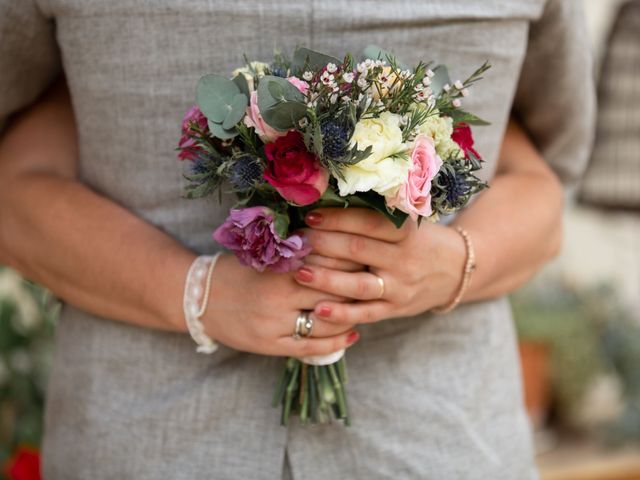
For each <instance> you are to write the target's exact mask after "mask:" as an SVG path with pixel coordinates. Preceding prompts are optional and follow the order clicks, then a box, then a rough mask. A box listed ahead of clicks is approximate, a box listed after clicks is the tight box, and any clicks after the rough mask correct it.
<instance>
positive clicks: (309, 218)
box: [304, 212, 322, 227]
mask: <svg viewBox="0 0 640 480" xmlns="http://www.w3.org/2000/svg"><path fill="white" fill-rule="evenodd" d="M304 221H305V222H306V224H307V225H311V226H312V227H317V226H318V225H320V224H321V223H322V215H321V214H320V213H318V212H309V213H307V215H306V216H305V217H304Z"/></svg>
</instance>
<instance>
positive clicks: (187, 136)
mask: <svg viewBox="0 0 640 480" xmlns="http://www.w3.org/2000/svg"><path fill="white" fill-rule="evenodd" d="M194 127H195V128H197V129H198V130H200V132H206V131H208V128H209V127H208V125H207V117H205V116H204V114H203V113H202V112H201V111H200V109H199V108H198V106H197V105H194V106H193V107H191V108H190V109H189V110H187V113H185V114H184V118H183V119H182V135H181V136H180V142H179V143H178V148H179V149H180V152H179V153H178V158H179V159H180V160H192V161H193V160H196V159H197V158H198V154H199V153H200V152H201V149H200V147H198V146H197V142H196V138H197V137H198V136H199V135H200V133H198V132H197V131H196V130H194Z"/></svg>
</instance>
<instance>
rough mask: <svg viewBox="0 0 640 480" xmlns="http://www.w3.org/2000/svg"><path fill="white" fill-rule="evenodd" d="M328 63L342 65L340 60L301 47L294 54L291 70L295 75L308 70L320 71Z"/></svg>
mask: <svg viewBox="0 0 640 480" xmlns="http://www.w3.org/2000/svg"><path fill="white" fill-rule="evenodd" d="M327 63H334V64H336V65H340V60H338V59H337V58H334V57H332V56H330V55H325V54H324V53H320V52H315V51H313V50H309V49H308V48H305V47H299V48H297V49H296V51H295V52H294V53H293V61H292V62H291V70H292V71H293V73H295V74H302V73H303V72H305V71H307V70H319V69H321V68H322V67H324V66H325V65H327Z"/></svg>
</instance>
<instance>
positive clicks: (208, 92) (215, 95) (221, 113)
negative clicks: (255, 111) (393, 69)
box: [196, 75, 249, 140]
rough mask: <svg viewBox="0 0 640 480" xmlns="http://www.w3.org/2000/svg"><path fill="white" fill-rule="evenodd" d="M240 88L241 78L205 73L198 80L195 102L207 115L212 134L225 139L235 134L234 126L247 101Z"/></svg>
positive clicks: (242, 113)
mask: <svg viewBox="0 0 640 480" xmlns="http://www.w3.org/2000/svg"><path fill="white" fill-rule="evenodd" d="M238 83H240V85H241V86H240V87H239V86H238ZM245 83H246V80H245ZM241 88H243V86H242V83H241V80H237V81H232V80H229V79H228V78H225V77H223V76H221V75H206V76H204V77H202V78H201V79H200V81H199V82H198V86H197V88H196V102H197V104H198V106H199V107H200V110H201V111H202V113H204V115H205V116H206V117H207V119H208V121H209V130H210V131H211V134H212V135H213V136H215V137H217V138H220V139H223V140H226V139H230V138H233V137H235V136H236V135H237V130H236V129H235V128H234V126H235V124H236V123H238V122H239V121H240V120H242V117H243V116H244V114H245V110H246V107H247V105H248V101H249V99H248V97H247V95H245V94H244V93H243V92H242V90H241ZM247 91H248V86H247Z"/></svg>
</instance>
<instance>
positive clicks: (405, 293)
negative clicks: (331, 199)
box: [295, 208, 466, 325]
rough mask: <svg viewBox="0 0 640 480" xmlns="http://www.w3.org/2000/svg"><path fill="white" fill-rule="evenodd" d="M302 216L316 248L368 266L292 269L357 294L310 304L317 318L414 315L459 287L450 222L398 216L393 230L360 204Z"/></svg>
mask: <svg viewBox="0 0 640 480" xmlns="http://www.w3.org/2000/svg"><path fill="white" fill-rule="evenodd" d="M306 222H307V224H308V225H309V226H310V227H311V229H308V230H305V236H306V237H307V239H308V240H309V243H310V245H311V246H312V247H313V249H314V250H313V251H314V253H315V254H316V255H321V256H323V257H329V258H334V259H337V260H339V261H342V260H348V261H351V262H356V263H359V264H363V265H369V271H349V272H345V271H338V270H336V269H333V268H330V267H327V266H319V265H315V264H314V265H310V264H307V265H305V266H304V267H303V268H301V269H300V270H298V272H296V275H295V278H296V280H297V281H298V282H299V283H300V284H301V285H307V286H309V287H311V288H314V289H317V290H320V291H323V292H326V293H328V294H332V295H339V296H343V297H348V298H351V299H353V300H358V302H352V303H345V302H335V301H327V300H323V301H321V302H319V303H318V304H317V305H316V306H315V309H314V312H315V314H316V315H317V316H318V318H321V319H326V320H328V321H329V322H333V323H338V324H344V325H353V324H357V323H367V322H376V321H379V320H383V319H387V318H392V317H400V316H410V315H417V314H419V313H422V312H424V311H426V310H429V309H431V308H433V307H436V306H440V305H444V304H446V303H448V302H449V301H450V300H451V299H452V298H453V297H454V296H455V294H456V292H457V289H458V288H459V286H460V282H461V280H462V273H463V269H464V263H465V259H466V249H465V244H464V240H463V239H462V237H461V236H460V235H459V234H458V233H457V232H456V231H455V230H453V229H452V228H449V227H445V226H441V225H435V224H430V223H429V222H427V221H425V222H423V223H422V224H421V226H420V227H418V226H417V224H416V223H415V222H412V221H406V222H405V224H404V225H403V227H402V228H400V229H398V228H396V227H395V226H394V225H393V224H392V223H391V222H390V221H389V220H388V219H387V218H385V217H384V216H383V215H382V214H380V213H378V212H375V211H373V210H368V209H360V208H349V209H338V208H323V209H317V210H314V211H312V212H310V213H309V214H308V215H307V217H306ZM377 277H380V278H381V279H382V281H383V283H384V289H383V287H382V285H381V282H380V280H379V279H378V278H377ZM383 290H384V291H383Z"/></svg>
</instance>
